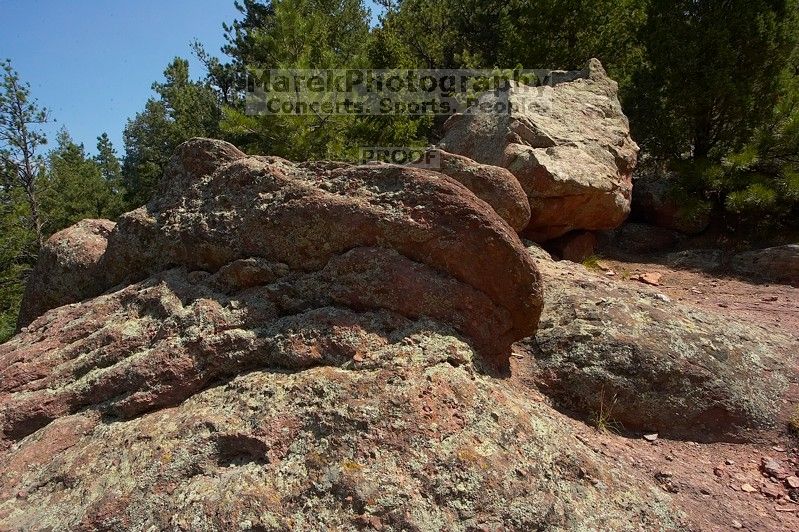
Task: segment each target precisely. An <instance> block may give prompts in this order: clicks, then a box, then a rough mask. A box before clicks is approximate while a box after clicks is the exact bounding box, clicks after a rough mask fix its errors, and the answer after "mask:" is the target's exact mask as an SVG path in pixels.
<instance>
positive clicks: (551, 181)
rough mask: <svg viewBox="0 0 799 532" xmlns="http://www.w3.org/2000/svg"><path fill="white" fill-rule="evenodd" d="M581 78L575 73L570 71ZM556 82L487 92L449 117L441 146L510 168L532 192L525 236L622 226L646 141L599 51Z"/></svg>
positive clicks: (537, 237) (536, 237)
mask: <svg viewBox="0 0 799 532" xmlns="http://www.w3.org/2000/svg"><path fill="white" fill-rule="evenodd" d="M572 77H573V78H574V79H570V78H572ZM564 80H565V81H564V82H563V83H558V84H555V85H554V86H549V85H547V86H542V87H529V86H524V85H521V86H513V87H511V88H509V89H508V90H507V91H502V92H499V93H489V94H486V95H484V96H482V97H481V99H480V103H479V104H478V105H479V106H480V108H481V109H485V108H492V109H496V106H497V105H504V106H505V108H506V109H508V108H510V111H509V112H507V113H502V112H493V111H492V112H489V111H481V110H470V111H469V112H467V113H465V114H461V115H454V116H452V117H451V118H450V119H449V120H448V121H447V123H446V124H445V130H446V133H445V136H444V139H443V140H442V142H441V147H442V148H443V149H445V150H447V151H450V152H454V153H458V154H461V155H465V156H467V157H470V158H471V159H474V160H475V161H478V162H480V163H484V164H489V165H493V166H501V167H503V168H507V169H508V170H510V171H511V172H512V173H513V175H515V176H516V178H517V179H518V180H519V182H520V184H521V186H522V188H523V189H524V191H525V192H526V194H527V196H528V198H529V201H530V208H531V213H532V215H531V220H530V224H529V225H528V227H527V229H526V231H525V233H524V234H525V236H527V237H529V238H531V239H533V240H535V241H539V242H541V241H545V240H549V239H551V238H555V237H558V236H560V235H563V234H565V233H567V232H569V231H572V230H575V229H587V230H601V229H612V228H614V227H616V226H618V225H619V224H620V223H621V222H622V221H624V219H625V218H626V217H627V215H628V214H629V212H630V192H631V188H632V184H631V175H632V171H633V168H634V167H635V163H636V159H637V154H638V147H637V145H636V144H635V142H633V140H632V139H631V138H630V132H629V124H628V121H627V118H626V117H625V116H624V114H623V112H622V110H621V105H620V104H619V100H618V95H617V89H618V88H617V84H616V83H615V82H614V81H612V80H611V79H609V78H608V77H607V75H606V73H605V71H604V69H603V68H602V65H601V64H600V63H599V61H597V60H596V59H592V60H591V61H590V62H589V63H588V65H587V66H586V68H585V69H584V70H583V71H582V72H581V73H580V74H579V76H567V77H565V78H564Z"/></svg>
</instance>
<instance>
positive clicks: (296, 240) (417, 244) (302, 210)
mask: <svg viewBox="0 0 799 532" xmlns="http://www.w3.org/2000/svg"><path fill="white" fill-rule="evenodd" d="M357 250H361V251H357ZM353 253H355V256H353V255H352V254H353ZM348 254H349V255H348ZM347 257H349V258H347ZM356 259H357V260H361V261H364V262H362V263H361V264H360V265H359V264H357V260H356ZM240 260H261V261H266V262H268V263H278V264H283V265H285V268H286V269H287V270H289V271H292V272H297V273H298V274H299V273H312V272H320V274H321V272H323V271H324V270H326V269H327V270H330V269H332V268H345V269H346V268H348V269H349V270H350V271H351V272H354V273H353V274H352V275H350V276H349V277H348V280H349V282H350V284H349V285H348V286H347V287H346V288H342V289H341V290H340V291H339V292H337V294H338V296H337V297H338V298H339V301H338V303H339V304H342V305H348V306H353V307H357V308H373V309H381V308H385V309H388V310H392V311H395V312H400V313H403V314H404V315H408V316H413V317H415V316H419V315H427V316H433V317H436V318H437V319H440V320H442V321H444V322H445V323H448V324H451V325H453V326H454V327H456V328H457V330H459V331H460V332H462V333H464V334H466V335H468V336H469V337H470V339H471V340H473V341H474V342H475V345H477V346H478V348H479V349H480V350H481V351H482V352H483V353H484V354H485V356H486V357H487V358H490V359H494V361H495V362H496V363H497V364H498V365H505V364H506V363H507V357H508V354H509V348H510V345H511V343H512V342H513V341H515V340H518V339H520V338H523V337H524V336H527V335H530V334H533V333H534V332H535V327H536V324H537V322H538V317H539V314H540V311H541V305H542V299H541V298H542V295H541V287H540V280H539V276H538V272H537V271H536V268H535V265H534V264H533V261H532V260H531V259H530V257H529V255H528V254H527V253H526V251H525V249H524V246H523V245H522V244H521V241H520V240H519V239H518V237H517V236H516V234H515V232H514V231H513V230H512V229H511V228H510V227H509V226H508V225H507V224H506V223H505V222H504V221H503V220H502V219H501V218H500V217H499V215H498V214H497V213H496V212H494V210H493V209H492V208H491V206H489V205H488V204H487V203H485V202H484V201H482V200H480V199H479V198H478V197H476V196H475V195H474V194H473V193H471V192H470V191H469V190H468V189H467V188H465V187H464V186H463V185H461V184H460V183H457V182H455V181H453V180H452V179H450V178H449V177H446V176H444V175H442V174H440V173H438V172H433V171H429V170H422V169H417V168H409V167H402V166H394V165H365V166H355V167H350V166H349V165H335V164H330V163H317V164H303V165H295V164H292V163H290V162H289V161H286V160H283V159H278V158H268V157H247V156H245V155H244V154H243V153H241V152H240V151H238V150H237V149H236V148H235V147H233V146H232V145H230V144H227V143H224V142H221V141H213V140H209V139H195V140H192V141H189V142H187V143H184V144H183V145H181V146H180V147H179V148H178V151H177V153H176V155H175V157H174V158H173V160H172V162H171V163H170V166H169V168H168V169H167V171H166V174H165V176H164V179H163V180H162V182H161V184H160V186H159V190H158V193H157V194H156V196H155V199H153V200H152V202H151V203H149V204H148V205H147V206H145V207H141V208H139V209H137V210H135V211H132V212H130V213H127V214H124V215H122V216H121V217H120V218H119V220H118V222H117V226H116V227H115V229H114V230H113V231H112V233H111V234H110V236H109V239H108V247H107V250H106V252H105V253H104V254H103V256H102V258H101V259H100V261H99V264H98V269H99V271H100V272H101V275H100V276H98V277H97V278H96V279H94V281H93V283H92V284H91V285H90V286H87V287H85V288H86V289H85V291H83V292H81V293H80V294H75V297H74V298H73V300H72V301H70V300H63V301H60V302H59V304H65V303H70V302H74V301H78V300H81V299H85V298H87V297H91V296H95V295H98V294H100V293H102V292H104V291H105V290H108V289H109V288H111V287H115V286H124V285H126V284H130V283H134V282H137V281H141V280H143V279H145V278H147V277H148V276H150V275H153V274H158V273H160V272H162V271H164V270H166V269H169V268H171V267H173V266H183V267H185V268H187V269H188V270H189V271H196V270H197V271H199V270H201V271H206V272H209V273H216V272H218V271H219V270H220V269H222V268H234V266H231V265H233V264H234V263H236V262H237V261H240ZM240 266H241V265H239V266H235V268H238V269H239V270H240V271H239V273H237V274H236V273H234V272H231V271H228V273H233V275H229V276H228V277H230V278H235V277H237V276H239V277H240V276H241V275H244V276H245V277H246V276H250V277H251V274H250V273H248V272H247V271H245V270H247V268H245V269H244V270H242V269H241V267H240ZM380 275H383V276H385V277H383V278H381V277H380ZM223 277H224V275H223ZM256 277H257V276H256ZM228 281H229V279H228ZM228 281H226V280H225V279H220V282H223V283H224V282H228ZM60 282H61V281H60V279H59V278H58V276H54V277H41V276H34V277H33V278H32V280H31V283H32V284H33V285H36V286H42V287H48V286H50V285H52V284H58V283H60ZM250 282H257V279H256V281H252V280H251V281H250ZM358 283H362V284H360V285H359V284H358ZM409 294H418V295H419V297H418V298H416V299H409V298H408V295H409ZM300 299H301V298H300ZM311 299H313V298H311ZM417 303H418V305H417ZM46 308H49V307H45V308H42V309H41V310H46ZM456 309H462V312H461V311H458V312H455V310H456Z"/></svg>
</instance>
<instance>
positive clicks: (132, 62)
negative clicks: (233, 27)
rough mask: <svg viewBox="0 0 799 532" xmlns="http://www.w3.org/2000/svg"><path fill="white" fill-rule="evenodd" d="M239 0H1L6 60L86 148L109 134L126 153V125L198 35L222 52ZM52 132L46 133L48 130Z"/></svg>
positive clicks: (0, 46)
mask: <svg viewBox="0 0 799 532" xmlns="http://www.w3.org/2000/svg"><path fill="white" fill-rule="evenodd" d="M237 15H238V12H237V11H236V9H235V8H234V6H233V0H162V1H158V0H116V1H115V0H106V1H100V0H0V21H2V27H3V29H2V31H0V59H6V58H8V59H11V61H12V63H13V65H14V67H15V68H16V70H17V71H18V72H19V74H20V76H21V77H22V78H23V79H24V80H26V81H28V82H29V83H30V85H31V90H32V92H33V95H34V96H35V97H36V98H37V99H38V100H39V103H40V104H42V105H44V106H46V107H47V108H49V109H50V111H51V115H52V117H53V118H54V119H56V120H57V124H56V125H55V126H54V127H53V128H49V129H50V131H49V132H52V133H53V134H52V135H50V137H51V142H50V143H51V144H53V143H54V142H55V138H54V132H55V131H56V130H57V129H58V128H59V127H61V126H62V125H63V126H66V128H67V129H68V130H69V132H70V133H71V134H72V136H73V137H74V138H75V140H76V141H78V142H83V143H84V144H85V145H86V148H87V149H88V150H89V151H91V152H93V151H94V150H95V144H96V137H97V136H98V135H99V134H100V133H102V132H103V131H105V132H107V133H108V134H109V135H110V136H111V139H112V141H113V142H114V145H115V147H116V149H117V152H118V153H119V154H120V155H121V154H122V152H123V146H122V129H123V128H124V127H125V122H126V120H127V119H128V118H129V117H132V116H133V115H134V114H135V113H136V112H138V111H140V110H142V108H143V107H144V103H145V101H147V98H148V97H149V96H150V95H151V94H152V91H151V90H150V85H151V84H152V83H153V81H156V80H160V79H162V73H163V70H164V67H165V66H166V65H167V63H169V61H170V60H171V59H172V58H173V57H175V56H177V55H179V56H182V57H186V58H190V59H191V60H192V64H191V65H192V76H193V77H199V75H200V74H201V72H202V71H201V68H200V66H199V65H198V64H197V61H196V60H194V58H193V57H192V56H191V50H190V48H189V45H190V43H191V41H192V40H193V39H195V38H196V39H198V40H199V41H200V42H202V43H203V44H204V45H205V46H206V49H207V50H208V51H209V52H213V53H215V54H218V53H219V48H220V46H221V45H222V44H223V42H224V38H223V32H222V23H223V22H228V23H230V22H232V21H233V20H234V19H235V18H237ZM49 132H48V133H49Z"/></svg>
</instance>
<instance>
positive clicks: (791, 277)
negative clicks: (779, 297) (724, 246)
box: [732, 244, 799, 284]
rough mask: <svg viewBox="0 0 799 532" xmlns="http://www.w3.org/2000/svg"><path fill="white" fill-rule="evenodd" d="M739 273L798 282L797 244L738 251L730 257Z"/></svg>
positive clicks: (798, 253)
mask: <svg viewBox="0 0 799 532" xmlns="http://www.w3.org/2000/svg"><path fill="white" fill-rule="evenodd" d="M732 269H733V270H734V271H735V272H736V273H739V274H742V275H747V276H751V277H756V278H760V279H771V280H775V281H782V282H786V283H793V284H799V244H788V245H785V246H776V247H771V248H765V249H756V250H753V251H747V252H744V253H739V254H737V255H735V256H734V257H733V258H732Z"/></svg>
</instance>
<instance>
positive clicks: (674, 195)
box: [630, 170, 711, 235]
mask: <svg viewBox="0 0 799 532" xmlns="http://www.w3.org/2000/svg"><path fill="white" fill-rule="evenodd" d="M710 215H711V204H710V203H709V202H706V201H703V200H701V199H697V198H696V197H695V196H693V195H690V194H687V193H685V192H680V190H679V186H678V185H677V182H676V177H675V176H674V175H671V174H667V173H662V172H657V171H654V170H649V171H643V172H641V174H640V175H637V176H636V178H635V180H634V186H633V195H632V207H631V214H630V219H632V220H635V221H639V222H645V223H648V224H652V225H656V226H658V227H663V228H666V229H672V230H674V231H679V232H681V233H685V234H688V235H694V234H697V233H701V232H702V231H704V230H705V229H707V227H708V225H710Z"/></svg>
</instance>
